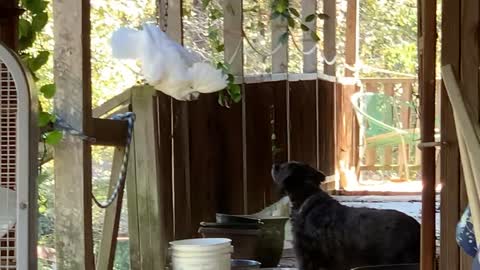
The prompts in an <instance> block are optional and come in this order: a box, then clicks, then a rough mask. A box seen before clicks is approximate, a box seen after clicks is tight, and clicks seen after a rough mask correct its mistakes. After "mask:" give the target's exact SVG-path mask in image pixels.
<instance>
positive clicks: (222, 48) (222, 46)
mask: <svg viewBox="0 0 480 270" xmlns="http://www.w3.org/2000/svg"><path fill="white" fill-rule="evenodd" d="M215 49H216V50H217V52H223V51H224V49H225V45H223V44H219V45H218V46H217V47H216V48H215Z"/></svg>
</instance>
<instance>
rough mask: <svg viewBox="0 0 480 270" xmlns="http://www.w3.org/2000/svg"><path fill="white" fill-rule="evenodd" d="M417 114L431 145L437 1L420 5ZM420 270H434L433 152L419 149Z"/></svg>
mask: <svg viewBox="0 0 480 270" xmlns="http://www.w3.org/2000/svg"><path fill="white" fill-rule="evenodd" d="M421 4H422V5H421V22H422V23H421V27H422V31H421V33H422V36H421V42H420V48H421V54H420V55H419V56H420V58H421V62H420V63H421V65H420V67H421V68H420V69H421V72H420V80H419V81H420V83H419V86H420V87H419V88H420V111H421V114H420V115H421V119H420V125H421V135H422V142H433V141H434V134H435V133H434V128H435V104H434V101H435V59H436V58H435V54H436V41H437V31H436V10H437V1H436V0H423V1H421ZM422 182H423V190H422V230H421V232H422V233H421V260H420V269H421V270H434V269H435V257H436V256H435V254H436V252H435V251H436V246H435V148H433V147H429V148H424V149H422Z"/></svg>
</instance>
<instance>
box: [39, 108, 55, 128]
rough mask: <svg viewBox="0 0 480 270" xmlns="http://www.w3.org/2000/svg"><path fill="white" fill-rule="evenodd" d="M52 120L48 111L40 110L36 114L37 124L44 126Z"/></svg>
mask: <svg viewBox="0 0 480 270" xmlns="http://www.w3.org/2000/svg"><path fill="white" fill-rule="evenodd" d="M51 121H52V115H51V114H50V113H48V112H40V113H39V114H38V126H39V127H41V128H42V127H46V126H47V125H48V124H49V123H50V122H51Z"/></svg>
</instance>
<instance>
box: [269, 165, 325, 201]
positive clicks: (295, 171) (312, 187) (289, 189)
mask: <svg viewBox="0 0 480 270" xmlns="http://www.w3.org/2000/svg"><path fill="white" fill-rule="evenodd" d="M272 177H273V181H274V182H275V183H276V184H277V185H278V186H279V187H280V189H281V191H282V192H283V193H286V194H287V195H289V196H292V195H293V196H296V197H304V196H308V195H311V193H313V192H315V191H318V190H319V189H320V187H319V185H320V183H322V182H323V181H325V175H324V174H323V173H321V172H319V171H317V170H316V169H314V168H312V167H311V166H309V165H307V164H305V163H301V162H297V161H290V162H285V163H282V164H274V165H273V166H272Z"/></svg>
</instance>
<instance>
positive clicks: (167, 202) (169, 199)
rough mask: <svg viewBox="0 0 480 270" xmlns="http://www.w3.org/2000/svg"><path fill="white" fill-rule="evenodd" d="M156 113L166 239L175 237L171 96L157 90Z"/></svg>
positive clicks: (169, 239)
mask: <svg viewBox="0 0 480 270" xmlns="http://www.w3.org/2000/svg"><path fill="white" fill-rule="evenodd" d="M154 106H155V107H156V113H157V118H156V119H157V130H156V132H157V145H156V147H157V151H158V155H159V156H158V158H159V166H160V168H159V181H160V183H161V184H162V187H163V188H162V193H163V196H164V197H163V199H164V200H163V206H164V219H165V234H166V237H167V240H168V241H172V240H174V239H175V225H174V209H173V182H172V162H173V161H172V130H171V128H172V115H171V98H170V97H169V96H167V95H165V94H163V93H160V92H157V95H156V97H155V100H154ZM177 210H178V209H177Z"/></svg>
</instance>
